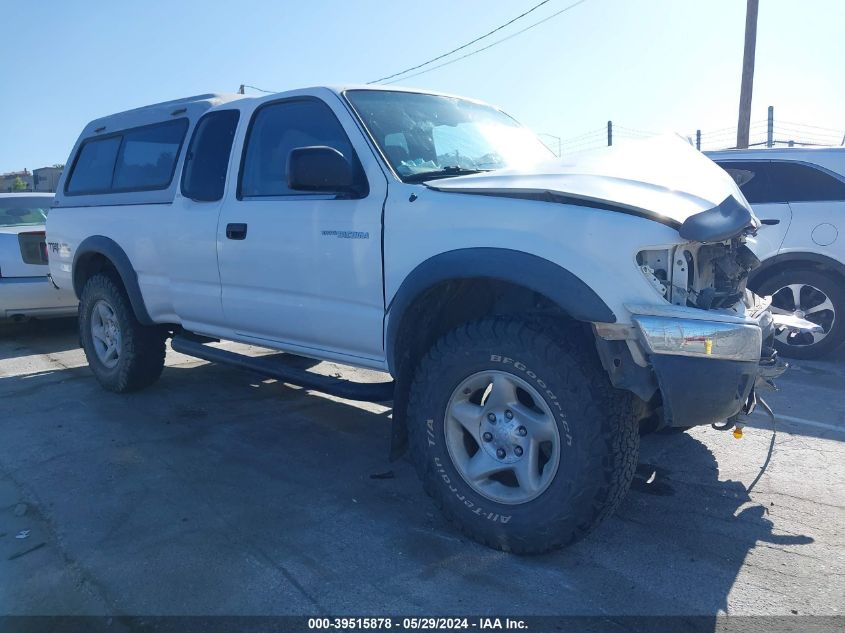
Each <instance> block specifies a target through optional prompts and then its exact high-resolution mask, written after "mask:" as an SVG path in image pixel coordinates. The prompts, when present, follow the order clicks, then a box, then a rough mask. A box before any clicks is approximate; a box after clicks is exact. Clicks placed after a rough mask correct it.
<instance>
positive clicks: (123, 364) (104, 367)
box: [79, 273, 165, 393]
mask: <svg viewBox="0 0 845 633" xmlns="http://www.w3.org/2000/svg"><path fill="white" fill-rule="evenodd" d="M79 338H80V340H81V341H82V347H83V349H84V350H85V356H86V358H87V359H88V366H89V367H90V368H91V371H93V372H94V376H96V378H97V380H98V381H99V383H100V385H102V386H103V387H104V388H105V389H108V390H109V391H115V392H117V393H123V392H127V391H135V390H138V389H142V388H143V387H146V386H148V385H150V384H152V383H154V382H155V381H156V380H158V377H159V376H160V375H161V372H162V369H163V368H164V354H165V334H164V332H163V331H162V330H161V329H160V328H159V327H157V326H145V325H142V324H141V323H139V322H138V319H137V318H136V317H135V313H134V312H133V311H132V305H131V304H130V303H129V299H128V297H127V296H126V292H125V291H124V290H123V287H122V286H121V285H119V283H118V282H117V281H116V279H115V278H114V277H113V276H111V275H108V274H105V273H99V274H96V275H94V276H93V277H91V278H90V279H89V280H88V281H87V282H86V283H85V287H84V288H83V289H82V298H81V299H80V302H79Z"/></svg>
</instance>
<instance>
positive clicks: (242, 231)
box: [226, 222, 246, 240]
mask: <svg viewBox="0 0 845 633" xmlns="http://www.w3.org/2000/svg"><path fill="white" fill-rule="evenodd" d="M226 237H228V238H229V239H230V240H245V239H246V224H244V223H242V222H236V223H234V224H227V225H226Z"/></svg>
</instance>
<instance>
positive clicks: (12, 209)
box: [0, 196, 53, 227]
mask: <svg viewBox="0 0 845 633" xmlns="http://www.w3.org/2000/svg"><path fill="white" fill-rule="evenodd" d="M52 202H53V198H52V197H49V198H48V197H43V196H32V197H28V196H27V197H17V196H15V197H10V198H6V197H0V226H7V227H8V226H32V225H37V224H44V222H46V221H47V212H48V211H49V210H50V203H52Z"/></svg>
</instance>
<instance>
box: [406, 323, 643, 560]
mask: <svg viewBox="0 0 845 633" xmlns="http://www.w3.org/2000/svg"><path fill="white" fill-rule="evenodd" d="M579 333H580V330H579ZM637 431H638V427H637V422H636V418H635V413H634V406H633V402H632V396H630V395H629V394H627V393H626V392H622V391H618V390H616V389H614V388H613V387H612V386H611V385H610V382H609V380H608V378H607V375H606V373H605V372H604V370H603V369H602V368H601V365H600V364H599V362H598V358H597V355H596V353H595V350H594V349H592V348H591V347H590V346H588V345H587V344H585V342H583V341H581V340H567V338H566V335H565V334H564V333H561V332H556V333H555V334H554V335H550V333H549V330H547V329H546V328H543V327H542V326H541V325H538V324H535V323H530V322H527V321H522V320H518V319H485V320H483V321H479V322H476V323H473V324H469V325H466V326H463V327H460V328H458V329H456V330H454V331H452V332H450V333H449V334H447V335H446V336H444V337H443V338H442V339H440V341H438V342H437V343H436V344H435V346H434V347H433V348H432V349H431V351H430V352H429V353H428V354H427V355H426V357H425V358H424V359H423V360H422V361H421V362H420V365H419V367H418V370H417V373H416V376H415V379H414V382H413V385H412V387H411V394H410V401H409V406H408V433H409V440H410V445H411V454H412V457H413V458H414V461H415V463H416V466H417V471H418V473H419V475H420V477H421V479H422V480H423V484H424V486H425V489H426V491H427V492H428V493H429V495H431V496H432V497H433V498H434V501H435V503H436V504H437V505H438V506H439V507H440V508H441V509H442V510H443V512H444V514H445V515H446V516H447V518H449V519H450V520H451V521H453V522H454V523H456V524H457V526H458V527H459V528H460V529H461V530H463V531H464V532H465V533H466V534H468V535H469V536H470V537H472V538H473V539H475V540H477V541H479V542H481V543H484V544H486V545H488V546H490V547H494V548H497V549H501V550H505V551H514V552H518V553H538V552H543V551H546V550H550V549H553V548H557V547H561V546H564V545H567V544H569V543H571V542H573V541H575V540H577V539H578V538H580V537H582V536H584V535H585V534H586V533H587V532H589V531H590V530H591V529H592V528H593V527H594V526H595V525H597V524H598V522H599V521H600V520H601V519H603V518H604V517H606V516H608V515H610V514H611V513H612V512H613V511H614V510H615V509H616V507H617V506H618V504H619V503H620V501H621V500H622V499H623V498H624V496H625V494H626V493H627V491H628V488H629V486H630V483H631V479H632V477H633V475H634V470H635V467H636V463H637V453H638V448H639V435H638V432H637Z"/></svg>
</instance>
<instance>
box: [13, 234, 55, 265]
mask: <svg viewBox="0 0 845 633" xmlns="http://www.w3.org/2000/svg"><path fill="white" fill-rule="evenodd" d="M18 244H19V245H20V249H21V258H22V259H23V262H24V263H25V264H34V265H40V266H45V265H47V263H48V258H47V234H46V233H45V232H44V231H29V232H27V233H18Z"/></svg>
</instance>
